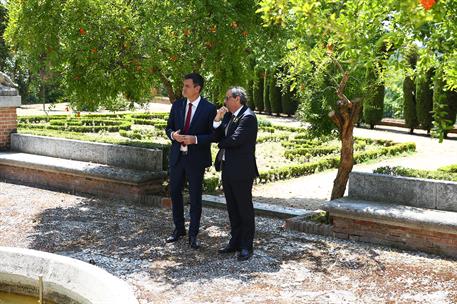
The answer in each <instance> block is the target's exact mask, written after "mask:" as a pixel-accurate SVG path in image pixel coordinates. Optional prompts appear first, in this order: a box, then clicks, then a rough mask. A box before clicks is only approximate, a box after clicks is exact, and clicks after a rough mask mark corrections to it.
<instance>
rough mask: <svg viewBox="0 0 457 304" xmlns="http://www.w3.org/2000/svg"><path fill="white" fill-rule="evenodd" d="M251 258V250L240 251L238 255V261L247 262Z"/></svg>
mask: <svg viewBox="0 0 457 304" xmlns="http://www.w3.org/2000/svg"><path fill="white" fill-rule="evenodd" d="M251 257H252V250H247V249H241V251H240V253H238V257H237V259H238V261H247V260H249V259H250V258H251Z"/></svg>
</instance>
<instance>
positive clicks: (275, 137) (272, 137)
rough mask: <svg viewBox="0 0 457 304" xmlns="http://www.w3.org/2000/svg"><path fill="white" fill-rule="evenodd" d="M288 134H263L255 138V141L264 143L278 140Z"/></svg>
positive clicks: (286, 137) (287, 136) (281, 139)
mask: <svg viewBox="0 0 457 304" xmlns="http://www.w3.org/2000/svg"><path fill="white" fill-rule="evenodd" d="M288 138H289V135H287V134H279V135H276V134H275V135H265V136H261V137H259V138H257V143H258V144H260V143H264V142H280V141H283V140H284V139H288Z"/></svg>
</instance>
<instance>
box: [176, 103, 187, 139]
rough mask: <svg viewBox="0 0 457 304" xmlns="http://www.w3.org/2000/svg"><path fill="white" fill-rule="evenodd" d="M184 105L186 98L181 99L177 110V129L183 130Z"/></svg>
mask: <svg viewBox="0 0 457 304" xmlns="http://www.w3.org/2000/svg"><path fill="white" fill-rule="evenodd" d="M186 105H187V99H183V100H182V101H181V109H180V110H179V117H178V119H179V121H178V129H179V130H181V131H182V130H183V129H184V119H185V117H186Z"/></svg>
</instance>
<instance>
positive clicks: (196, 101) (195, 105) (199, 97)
mask: <svg viewBox="0 0 457 304" xmlns="http://www.w3.org/2000/svg"><path fill="white" fill-rule="evenodd" d="M201 99H202V98H201V96H198V97H197V99H195V100H194V101H193V102H192V106H193V107H194V108H195V109H196V108H197V107H198V103H199V102H200V100H201ZM189 103H191V102H190V101H189V99H187V103H186V106H187V105H188V104H189Z"/></svg>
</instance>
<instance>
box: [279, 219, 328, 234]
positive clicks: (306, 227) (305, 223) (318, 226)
mask: <svg viewBox="0 0 457 304" xmlns="http://www.w3.org/2000/svg"><path fill="white" fill-rule="evenodd" d="M285 228H286V229H289V230H293V231H299V232H304V233H310V234H318V235H323V236H334V233H333V230H332V229H333V225H328V224H323V223H317V222H313V221H311V220H309V219H308V217H307V216H306V215H305V216H296V217H293V218H289V219H286V223H285Z"/></svg>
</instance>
